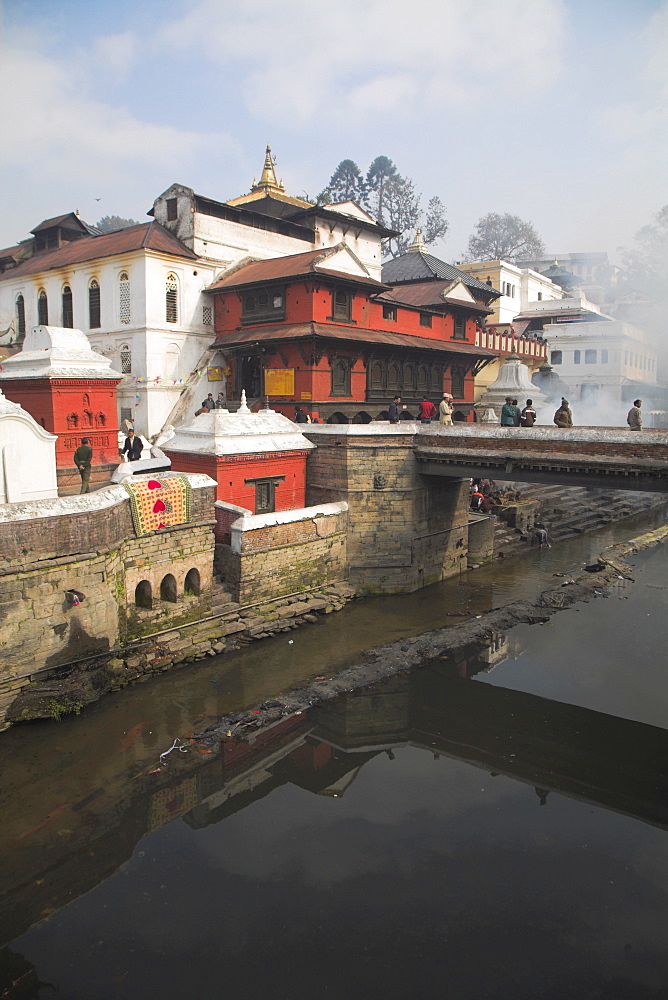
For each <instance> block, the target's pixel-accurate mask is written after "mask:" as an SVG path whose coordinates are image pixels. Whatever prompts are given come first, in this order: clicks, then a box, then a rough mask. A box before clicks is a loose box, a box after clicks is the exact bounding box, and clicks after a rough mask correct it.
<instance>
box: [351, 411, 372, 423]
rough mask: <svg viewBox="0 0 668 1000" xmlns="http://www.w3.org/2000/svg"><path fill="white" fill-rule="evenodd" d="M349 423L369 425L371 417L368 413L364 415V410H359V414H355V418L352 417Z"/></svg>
mask: <svg viewBox="0 0 668 1000" xmlns="http://www.w3.org/2000/svg"><path fill="white" fill-rule="evenodd" d="M351 423H353V424H370V423H371V415H370V414H369V413H366V412H365V411H364V410H360V412H359V413H356V414H355V416H354V417H353V419H352V421H351Z"/></svg>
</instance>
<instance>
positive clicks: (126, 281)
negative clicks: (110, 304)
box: [118, 271, 130, 323]
mask: <svg viewBox="0 0 668 1000" xmlns="http://www.w3.org/2000/svg"><path fill="white" fill-rule="evenodd" d="M118 313H119V319H120V321H121V323H129V322H130V278H129V276H128V274H127V271H121V273H120V274H119V276H118Z"/></svg>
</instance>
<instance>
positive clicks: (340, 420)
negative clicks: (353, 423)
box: [327, 411, 350, 424]
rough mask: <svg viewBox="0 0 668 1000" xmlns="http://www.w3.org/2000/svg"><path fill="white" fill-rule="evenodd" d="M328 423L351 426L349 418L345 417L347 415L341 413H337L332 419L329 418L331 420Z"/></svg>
mask: <svg viewBox="0 0 668 1000" xmlns="http://www.w3.org/2000/svg"><path fill="white" fill-rule="evenodd" d="M327 423H328V424H349V423H350V421H349V420H348V417H347V416H346V415H345V413H339V412H338V411H337V412H336V413H332V415H331V417H329V419H328V420H327Z"/></svg>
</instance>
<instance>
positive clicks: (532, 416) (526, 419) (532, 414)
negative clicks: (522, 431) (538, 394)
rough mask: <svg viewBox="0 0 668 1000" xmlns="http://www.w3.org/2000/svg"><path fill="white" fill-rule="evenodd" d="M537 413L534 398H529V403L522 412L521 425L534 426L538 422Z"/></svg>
mask: <svg viewBox="0 0 668 1000" xmlns="http://www.w3.org/2000/svg"><path fill="white" fill-rule="evenodd" d="M536 417H537V413H536V411H535V410H534V408H533V400H532V399H527V405H526V406H525V407H524V409H523V410H522V413H521V414H520V427H533V425H534V424H535V423H536Z"/></svg>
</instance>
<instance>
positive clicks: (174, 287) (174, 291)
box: [165, 274, 179, 323]
mask: <svg viewBox="0 0 668 1000" xmlns="http://www.w3.org/2000/svg"><path fill="white" fill-rule="evenodd" d="M165 319H166V320H167V322H168V323H178V321H179V284H178V281H177V280H176V275H174V274H168V275H167V281H166V282H165Z"/></svg>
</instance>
